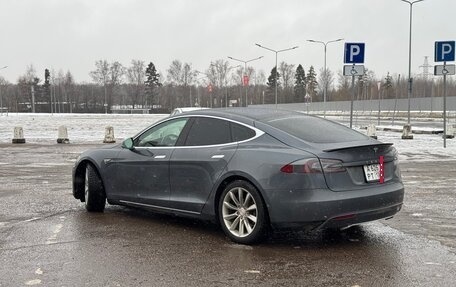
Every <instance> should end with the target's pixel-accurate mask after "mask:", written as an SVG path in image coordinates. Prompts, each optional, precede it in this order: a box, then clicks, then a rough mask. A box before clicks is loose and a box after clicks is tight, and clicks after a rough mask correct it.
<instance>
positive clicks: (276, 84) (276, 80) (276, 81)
mask: <svg viewBox="0 0 456 287" xmlns="http://www.w3.org/2000/svg"><path fill="white" fill-rule="evenodd" d="M255 45H257V46H258V47H260V48H263V49H266V50H269V51H271V52H274V53H275V55H276V57H275V69H276V73H275V105H276V109H277V86H278V81H279V79H278V77H277V74H278V71H277V70H278V67H277V54H278V53H280V52H285V51H290V50H294V49H296V48H299V47H298V46H294V47H292V48H288V49H282V50H274V49H271V48H268V47H265V46H262V45H260V44H255Z"/></svg>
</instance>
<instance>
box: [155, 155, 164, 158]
mask: <svg viewBox="0 0 456 287" xmlns="http://www.w3.org/2000/svg"><path fill="white" fill-rule="evenodd" d="M154 158H157V159H163V158H166V155H156V156H154Z"/></svg>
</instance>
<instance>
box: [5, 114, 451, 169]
mask: <svg viewBox="0 0 456 287" xmlns="http://www.w3.org/2000/svg"><path fill="white" fill-rule="evenodd" d="M166 116H167V115H165V114H161V115H157V114H148V115H138V114H135V115H122V114H108V115H105V114H54V115H51V114H30V113H24V114H21V113H19V114H16V113H9V114H8V116H7V115H6V114H3V116H0V143H11V140H12V138H13V131H14V127H16V126H21V127H23V129H24V137H25V139H26V141H27V143H40V144H55V143H56V140H57V137H58V128H59V126H62V125H63V126H66V127H67V129H68V137H69V139H70V142H71V143H73V144H84V143H101V142H102V141H103V139H104V133H105V127H106V126H113V127H114V133H115V137H116V139H117V140H118V141H121V140H122V139H124V138H127V137H130V136H133V135H135V134H136V133H138V132H139V131H141V130H142V129H144V128H146V127H148V126H149V125H151V124H152V123H154V122H156V121H158V120H160V119H163V118H164V117H166ZM412 125H413V122H412ZM356 129H358V130H359V131H360V132H362V133H365V132H366V130H362V129H359V128H358V127H356ZM377 136H378V140H380V141H382V142H391V143H394V146H395V147H396V149H397V150H398V151H399V154H400V159H401V160H418V161H436V160H437V161H442V160H455V159H456V139H447V148H443V139H442V136H441V135H434V134H414V135H413V136H414V139H413V140H402V139H401V133H398V132H393V131H377Z"/></svg>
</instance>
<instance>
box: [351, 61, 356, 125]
mask: <svg viewBox="0 0 456 287" xmlns="http://www.w3.org/2000/svg"><path fill="white" fill-rule="evenodd" d="M354 68H355V65H353V70H352V71H354ZM354 98H355V73H352V96H351V101H350V128H352V126H353V99H354Z"/></svg>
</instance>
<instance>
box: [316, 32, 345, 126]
mask: <svg viewBox="0 0 456 287" xmlns="http://www.w3.org/2000/svg"><path fill="white" fill-rule="evenodd" d="M342 40H343V39H342V38H340V39H336V40H331V41H327V42H323V41H318V40H312V39H310V40H307V42H311V43H319V44H322V45H323V46H324V47H325V60H324V65H325V67H324V73H325V74H324V77H323V79H324V81H325V83H324V84H325V88H324V89H323V117H326V94H327V93H328V83H327V81H328V78H327V76H328V75H327V70H326V46H328V44H329V43H334V42H339V41H342Z"/></svg>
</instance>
